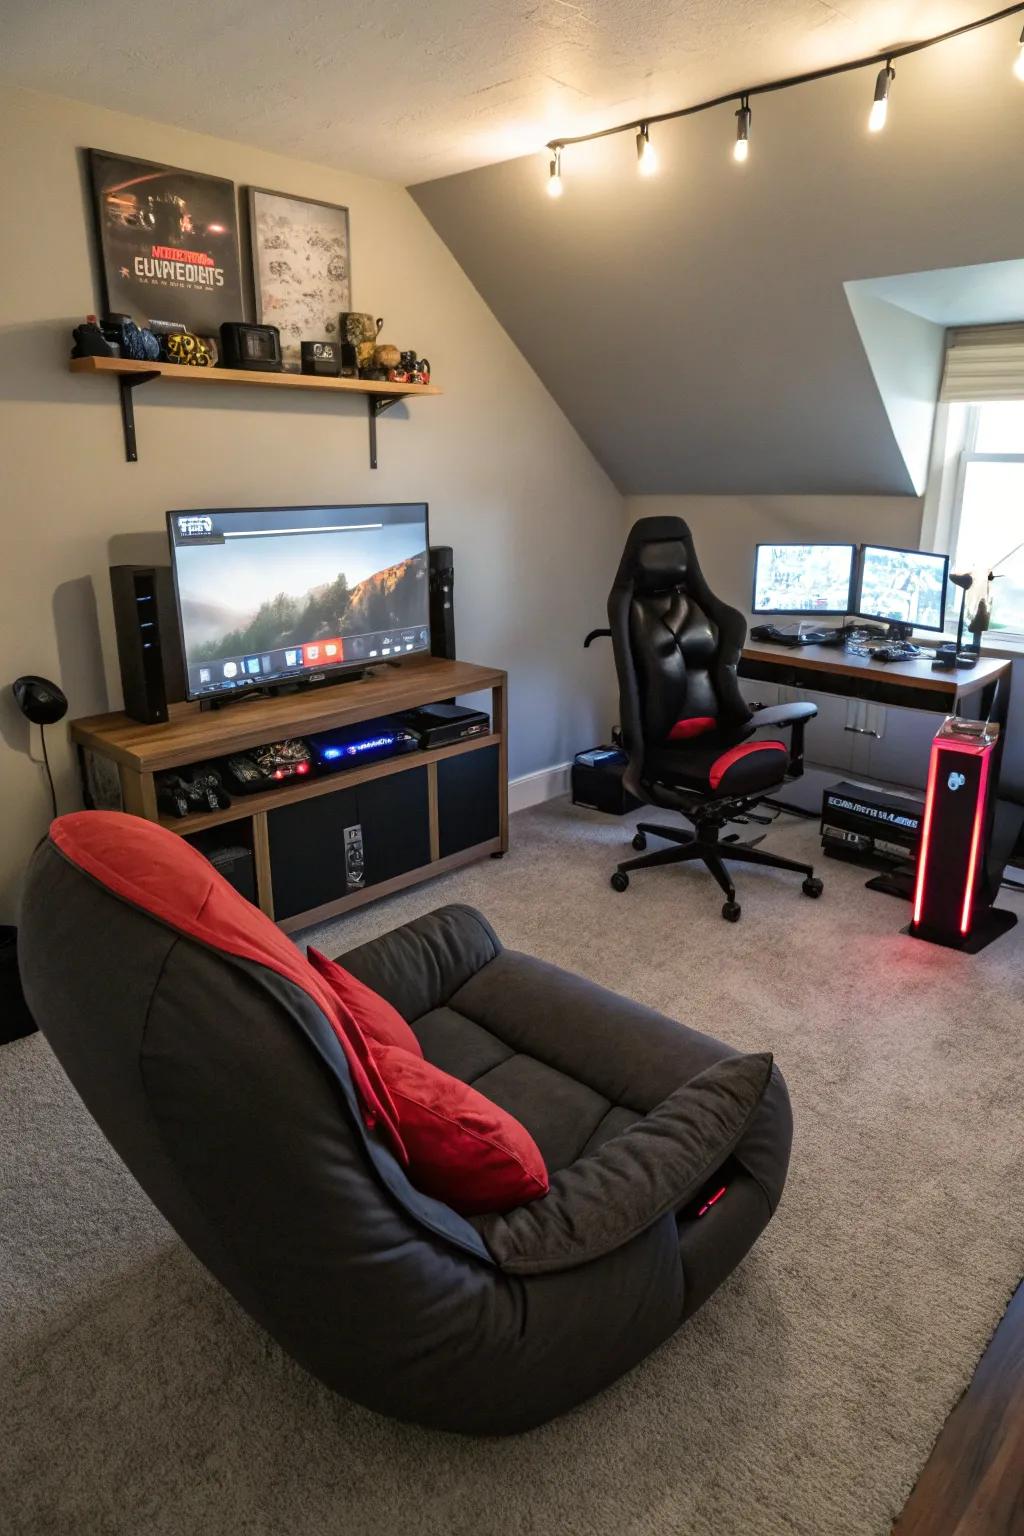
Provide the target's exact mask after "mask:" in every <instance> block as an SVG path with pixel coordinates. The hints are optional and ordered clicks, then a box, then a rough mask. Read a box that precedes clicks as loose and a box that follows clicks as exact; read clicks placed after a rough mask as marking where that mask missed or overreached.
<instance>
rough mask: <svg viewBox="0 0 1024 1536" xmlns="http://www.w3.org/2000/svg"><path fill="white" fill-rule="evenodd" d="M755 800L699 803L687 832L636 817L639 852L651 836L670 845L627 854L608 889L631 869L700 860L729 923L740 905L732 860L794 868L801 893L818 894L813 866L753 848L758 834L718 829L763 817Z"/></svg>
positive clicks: (622, 882)
mask: <svg viewBox="0 0 1024 1536" xmlns="http://www.w3.org/2000/svg"><path fill="white" fill-rule="evenodd" d="M756 804H757V802H756V801H753V802H749V801H736V802H734V803H732V804H727V805H721V804H719V805H716V806H715V807H714V808H713V813H712V808H710V807H707V808H702V810H701V811H696V810H695V811H694V812H693V813H692V814H691V817H690V819H691V820H692V822H693V826H694V830H693V831H692V832H690V831H687V829H686V828H685V827H666V826H656V825H654V823H653V822H646V821H641V822H639V823H638V824H637V828H636V831H635V833H634V834H633V847H634V848H635V849H636V850H637V852H638V853H640V854H643V851H644V849H645V848H646V847H647V839H648V837H649V836H650V837H661V838H664V839H665V841H666V842H668V843H669V844H670V846H669V847H668V848H659V849H658V850H657V851H656V852H655V853H648V854H643V857H641V858H638V859H626V860H624V861H623V863H621V864H619V865H617V866H616V869H615V873H614V874H613V875H612V877H611V887H612V890H613V891H625V890H628V889H629V876H630V872H631V871H633V870H636V869H654V868H656V867H658V866H659V865H662V864H688V863H691V862H693V861H694V860H695V859H699V860H700V861H701V863H702V864H704V865H705V866H706V867H707V868H708V869H709V870H710V871H711V873H712V874H713V875H714V877H715V879H716V880H717V882H718V884H719V885H720V886H721V888H722V891H723V892H724V893H725V902H724V904H723V906H722V916H723V917H724V918H725V920H726V921H727V922H730V923H736V922H739V919H740V914H741V912H742V908H741V906H740V904H739V902H738V901H737V900H736V887H735V886H734V885H733V883H732V879H731V878H730V875H729V871H728V870H727V869H726V867H725V866H726V861H728V862H729V863H731V864H760V865H762V866H763V867H765V868H768V869H786V870H792V872H793V873H794V874H797V875H803V877H804V881H803V886H802V890H803V893H804V895H805V896H810V897H812V898H817V897H818V896H820V895H821V893H822V891H823V890H824V885H823V882H822V881H821V880H820V879H819V878H818V877H817V876H816V875H815V873H814V866H813V865H811V864H804V863H802V862H801V861H800V860H798V859H787V858H785V857H784V856H783V855H782V854H777V853H766V852H764V850H763V849H761V848H759V847H757V844H758V843H759V842H761V840H762V839H761V838H760V837H757V838H753V839H751V840H750V841H749V842H741V841H740V840H739V834H738V833H727V834H726V836H725V837H723V836H722V831H723V829H724V828H725V827H726V826H727V825H728V823H729V822H736V821H739V822H746V821H749V820H751V819H756V820H758V821H761V820H763V819H765V818H761V817H758V816H756V814H755V813H753V808H754V806H755V805H756ZM684 814H685V813H684Z"/></svg>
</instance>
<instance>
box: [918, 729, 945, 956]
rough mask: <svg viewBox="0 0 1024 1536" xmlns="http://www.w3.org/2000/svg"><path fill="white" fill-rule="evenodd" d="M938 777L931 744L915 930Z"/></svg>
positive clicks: (935, 750)
mask: <svg viewBox="0 0 1024 1536" xmlns="http://www.w3.org/2000/svg"><path fill="white" fill-rule="evenodd" d="M938 777H939V748H938V744H937V743H933V744H932V755H931V758H930V759H929V762H928V788H927V789H926V790H925V796H924V822H923V823H922V826H921V857H920V858H919V859H918V861H917V889H916V890H915V891H914V916H913V924H914V927H915V928H916V927H917V926H918V924H919V923H920V921H921V908H922V906H923V905H924V878H925V873H926V871H927V869H928V853H929V850H930V846H931V832H932V812H933V811H934V809H935V786H936V784H937V782H938Z"/></svg>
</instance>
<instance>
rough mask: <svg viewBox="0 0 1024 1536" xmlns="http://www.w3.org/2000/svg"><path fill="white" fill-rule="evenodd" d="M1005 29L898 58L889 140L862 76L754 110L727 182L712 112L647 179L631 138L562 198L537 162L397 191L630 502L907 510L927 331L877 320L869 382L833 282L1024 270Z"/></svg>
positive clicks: (577, 151) (669, 134) (1016, 96)
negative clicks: (1001, 267) (896, 506)
mask: <svg viewBox="0 0 1024 1536" xmlns="http://www.w3.org/2000/svg"><path fill="white" fill-rule="evenodd" d="M1019 30H1020V28H1019V23H1018V19H1017V18H1012V17H1011V18H1010V19H1009V20H1008V21H1007V22H1006V23H1001V24H999V25H998V26H995V27H991V28H989V29H987V30H985V31H984V32H978V33H974V34H972V35H971V36H969V37H967V38H964V39H960V40H958V41H956V42H954V43H950V44H947V45H945V46H944V47H942V48H940V49H936V50H934V51H932V52H930V53H927V54H921V55H918V56H915V57H913V58H908V59H905V60H901V61H899V63H898V65H897V69H896V80H895V83H894V85H893V91H892V98H891V105H890V112H889V121H888V125H887V127H886V128H885V130H884V132H882V133H881V134H877V135H873V134H868V132H867V130H866V121H867V113H868V108H869V105H870V101H871V95H872V86H873V80H874V71H870V70H866V71H861V72H857V73H853V74H850V75H848V76H843V77H840V78H837V79H833V80H829V81H823V82H820V83H817V84H814V85H808V86H804V87H801V88H799V89H796V90H792V91H788V92H784V93H782V94H780V95H778V96H768V97H764V98H760V99H757V98H755V100H754V102H753V108H754V116H753V124H752V131H751V151H750V159H749V161H748V162H747V164H746V165H745V166H742V167H740V166H736V165H735V164H734V163H733V162H732V159H731V154H730V150H731V143H732V138H733V134H734V127H733V118H732V111H731V109H730V108H729V107H723V108H721V109H716V110H715V111H713V112H709V113H707V114H704V115H701V116H698V117H695V118H691V119H687V120H683V121H682V122H676V123H671V124H663V125H659V126H657V128H656V129H653V130H652V138H653V140H654V143H655V146H656V149H657V153H658V156H659V161H660V167H661V168H660V170H659V173H658V175H656V176H655V177H653V178H650V179H647V178H643V177H640V176H638V175H637V174H636V158H635V149H634V144H633V138H632V135H631V134H623V135H621V136H619V137H616V138H611V139H605V140H602V141H600V142H598V143H596V144H591V145H585V146H580V147H578V148H570V149H567V150H566V151H565V154H564V157H563V173H564V183H565V192H564V196H563V197H562V198H561V199H560V200H558V201H552V200H551V199H549V198H548V197H547V196H545V180H546V175H547V167H546V161H545V159H544V158H543V156H542V155H541V154H540V153H538V154H537V155H536V156H531V157H529V158H527V159H520V160H514V161H510V162H507V163H506V164H503V165H497V166H491V167H487V168H483V169H480V170H476V171H472V172H469V173H466V174H464V175H459V176H452V177H447V178H445V179H442V180H438V181H432V182H428V183H425V184H423V185H420V186H417V187H415V188H413V195H414V197H415V198H416V200H417V201H418V203H419V205H420V207H421V208H422V209H423V210H424V212H425V213H426V214H427V216H428V218H429V219H430V220H431V222H432V223H433V225H434V227H435V229H437V230H438V232H439V233H440V234H441V236H442V238H443V239H444V240H445V242H446V243H447V245H448V246H449V248H450V249H451V250H452V252H453V253H454V255H455V256H456V258H457V260H458V261H459V263H460V264H461V265H462V267H463V268H464V269H465V271H466V272H467V274H468V275H469V277H470V278H471V280H472V281H473V283H474V284H475V285H476V287H477V288H478V289H479V291H480V292H481V293H482V294H483V296H484V298H485V299H486V300H487V302H488V303H489V304H490V306H491V307H492V309H493V310H494V312H495V314H496V315H497V317H498V319H499V320H500V321H501V322H502V324H503V325H504V326H505V327H506V329H507V330H508V331H509V333H510V335H511V336H512V337H513V339H514V340H515V341H516V342H517V344H518V345H519V346H520V348H521V349H522V350H523V352H524V353H525V355H526V356H527V357H528V358H529V360H530V361H531V362H532V363H533V365H534V367H535V368H536V369H537V371H538V373H539V374H540V376H541V378H542V379H543V380H544V382H545V383H546V384H547V386H548V388H549V389H550V390H551V392H552V393H553V395H554V396H555V398H556V399H557V400H558V401H559V403H560V404H561V405H562V407H563V409H564V410H565V411H566V413H567V415H568V416H569V418H570V420H571V421H572V422H573V423H574V424H575V426H576V427H577V428H578V430H579V432H580V434H581V435H582V437H583V438H584V440H585V441H586V442H587V443H588V444H589V445H590V447H591V449H592V451H593V452H594V454H595V455H596V456H597V457H598V459H599V460H600V461H601V463H602V464H604V466H605V467H606V469H607V470H608V472H609V474H610V475H611V477H612V478H613V480H614V481H615V482H616V484H617V485H618V486H619V487H620V489H621V490H623V491H624V492H626V493H627V494H633V495H635V494H643V493H703V494H726V493H735V494H823V495H836V494H844V495H850V494H855V495H865V494H867V495H912V494H914V493H915V492H917V491H919V490H920V487H921V474H922V469H923V464H924V453H923V450H922V443H923V441H924V439H926V438H927V436H928V433H929V431H930V417H929V409H930V408H929V404H928V401H927V400H926V399H925V398H924V396H923V392H924V391H925V389H926V387H927V385H928V384H929V383H930V382H931V381H933V380H934V382H937V379H935V374H936V368H935V360H936V356H937V353H938V350H939V348H938V346H937V336H938V331H939V327H938V326H936V327H935V330H934V332H933V333H932V332H925V331H922V330H921V327H922V326H924V325H925V320H922V321H921V322H920V325H918V326H913V325H911V324H910V323H909V321H908V319H906V318H905V317H904V318H901V317H900V316H898V315H893V316H890V317H889V318H890V319H891V320H892V321H893V325H892V328H891V331H890V334H889V337H888V342H889V347H888V353H889V355H888V357H887V358H883V361H882V365H881V370H880V371H879V367H878V361H877V357H876V356H875V350H876V349H873V356H872V358H871V359H869V356H868V353H867V351H866V350H865V341H864V340H862V337H861V334H860V331H859V329H858V325H857V322H856V320H855V317H854V314H853V313H852V311H851V306H850V303H849V301H848V298H847V292H846V287H845V285H846V284H848V283H858V282H863V281H864V280H867V279H878V278H885V277H890V276H892V275H893V274H903V273H922V272H930V271H933V270H934V269H937V268H954V267H960V266H971V265H974V266H976V265H978V264H986V263H992V262H1000V261H1010V260H1014V259H1018V258H1020V257H1021V256H1022V255H1024V220H1022V217H1021V206H1022V193H1024V159H1022V157H1021V155H1020V132H1021V125H1022V121H1024V88H1022V86H1021V83H1020V81H1019V80H1017V79H1016V78H1015V76H1014V75H1013V73H1012V69H1011V66H1012V64H1013V60H1014V58H1015V56H1016V39H1017V35H1018V33H1019ZM744 83H745V82H743V81H737V85H738V86H742V85H743V84H744ZM610 117H611V118H612V119H614V117H615V113H614V112H612V113H611V114H610ZM885 297H886V298H887V299H888V300H889V301H890V302H891V301H892V295H891V294H886V295H885ZM868 307H871V306H868ZM908 307H909V306H908ZM1020 312H1024V302H1022V303H1021V306H1020ZM872 318H873V320H875V321H877V320H878V319H879V312H878V311H877V310H876V311H874V312H873V316H872ZM930 323H933V322H930ZM870 328H871V329H872V330H873V333H874V338H875V341H876V342H877V340H878V331H877V328H875V327H870ZM908 330H913V331H914V332H915V340H914V342H913V348H914V353H915V355H914V356H913V357H911V358H907V357H906V356H904V357H903V359H902V362H901V360H900V355H899V354H900V352H901V351H902V349H903V348H904V345H905V341H906V332H907V331H908ZM881 334H882V340H883V346H882V350H883V353H884V352H885V351H886V347H885V333H884V328H883V330H882V333H881ZM873 362H874V363H875V367H873ZM883 397H886V398H883ZM887 406H888V408H887Z"/></svg>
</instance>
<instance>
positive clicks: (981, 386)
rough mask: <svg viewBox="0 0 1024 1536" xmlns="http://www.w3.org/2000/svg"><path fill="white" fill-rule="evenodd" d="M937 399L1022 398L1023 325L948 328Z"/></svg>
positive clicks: (1023, 378) (965, 400) (1023, 390)
mask: <svg viewBox="0 0 1024 1536" xmlns="http://www.w3.org/2000/svg"><path fill="white" fill-rule="evenodd" d="M939 399H940V400H948V401H956V400H959V401H964V402H967V403H971V402H976V401H979V400H1024V325H972V326H967V327H965V328H963V329H960V330H951V331H949V332H948V334H947V336H946V366H945V368H944V370H943V374H942V390H941V392H940V394H939Z"/></svg>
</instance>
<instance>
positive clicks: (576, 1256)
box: [473, 1051, 772, 1275]
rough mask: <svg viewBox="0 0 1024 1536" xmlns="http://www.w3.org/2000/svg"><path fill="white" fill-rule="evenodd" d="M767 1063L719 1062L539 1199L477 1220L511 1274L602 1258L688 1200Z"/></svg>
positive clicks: (710, 1169) (731, 1139)
mask: <svg viewBox="0 0 1024 1536" xmlns="http://www.w3.org/2000/svg"><path fill="white" fill-rule="evenodd" d="M771 1071H772V1057H771V1054H770V1053H769V1052H767V1051H766V1052H763V1053H762V1054H760V1055H752V1056H728V1057H726V1058H725V1059H724V1060H723V1061H719V1062H716V1063H715V1064H714V1066H711V1067H708V1068H707V1069H706V1070H705V1071H703V1072H701V1073H700V1075H699V1076H698V1077H695V1078H693V1079H692V1080H691V1081H690V1082H688V1083H686V1084H684V1086H683V1087H682V1088H678V1089H676V1091H675V1093H673V1094H670V1095H669V1097H668V1098H667V1099H664V1100H663V1101H662V1102H661V1104H659V1105H658V1107H657V1108H656V1109H654V1110H652V1111H651V1113H650V1114H649V1115H647V1116H645V1118H644V1119H643V1120H640V1121H638V1122H637V1123H636V1124H635V1125H631V1126H630V1127H629V1128H628V1130H626V1131H624V1132H623V1133H622V1135H621V1136H616V1137H614V1138H613V1139H612V1140H611V1141H607V1142H605V1144H604V1146H602V1147H599V1148H598V1149H597V1151H596V1152H594V1153H592V1154H591V1155H590V1156H589V1157H582V1158H580V1159H578V1161H576V1162H575V1163H572V1164H571V1165H570V1166H569V1167H568V1168H562V1169H560V1170H559V1172H558V1173H556V1174H555V1175H554V1177H553V1178H552V1180H551V1187H550V1189H549V1191H548V1193H547V1194H546V1195H545V1196H544V1197H543V1198H542V1199H540V1200H535V1201H532V1202H531V1203H530V1204H529V1205H521V1206H517V1207H516V1209H515V1210H512V1211H508V1212H506V1213H505V1214H504V1215H494V1216H483V1217H477V1218H476V1219H475V1220H474V1221H473V1225H474V1226H475V1227H476V1229H477V1231H478V1232H479V1233H480V1235H481V1236H482V1237H483V1240H484V1242H485V1243H486V1244H487V1247H488V1249H489V1250H490V1252H491V1254H492V1255H493V1257H494V1258H495V1259H496V1261H497V1263H498V1264H499V1266H500V1267H501V1269H503V1270H504V1271H505V1272H506V1273H508V1274H514V1275H540V1274H547V1273H550V1272H551V1271H553V1270H565V1269H575V1268H576V1267H577V1266H578V1265H580V1264H589V1263H591V1262H592V1261H593V1260H594V1259H599V1258H602V1257H603V1256H604V1255H605V1254H608V1253H611V1252H613V1251H614V1250H615V1249H617V1248H621V1247H623V1246H624V1245H625V1244H626V1243H628V1242H630V1240H631V1239H632V1238H634V1237H636V1236H638V1235H639V1234H640V1233H641V1232H644V1231H646V1229H647V1228H648V1227H650V1226H652V1225H653V1224H654V1223H655V1222H656V1221H658V1220H659V1218H661V1217H662V1216H665V1215H666V1214H667V1213H668V1212H670V1211H673V1212H674V1211H677V1210H679V1209H680V1208H681V1207H682V1206H684V1205H686V1203H687V1201H689V1200H690V1199H692V1197H693V1196H694V1195H695V1194H696V1193H697V1191H698V1190H699V1189H700V1188H701V1186H702V1185H703V1183H704V1182H705V1180H707V1179H708V1178H710V1177H711V1175H712V1174H713V1173H714V1171H715V1169H716V1168H718V1167H720V1166H721V1164H722V1163H723V1162H724V1161H725V1159H726V1158H727V1157H728V1156H729V1154H730V1152H732V1151H733V1150H734V1148H735V1147H736V1145H737V1144H738V1142H739V1141H740V1140H741V1139H742V1137H743V1134H744V1132H745V1131H746V1129H747V1127H748V1125H749V1124H750V1121H751V1119H752V1117H753V1116H754V1114H755V1113H756V1112H757V1109H758V1106H759V1105H760V1103H761V1100H762V1098H763V1097H764V1094H765V1090H766V1089H767V1087H768V1083H769V1080H770V1078H771Z"/></svg>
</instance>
